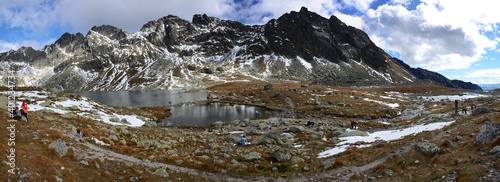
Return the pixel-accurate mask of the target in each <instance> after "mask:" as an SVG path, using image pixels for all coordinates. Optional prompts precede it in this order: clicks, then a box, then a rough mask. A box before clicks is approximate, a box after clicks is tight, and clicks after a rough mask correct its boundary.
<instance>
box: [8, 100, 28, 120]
mask: <svg viewBox="0 0 500 182" xmlns="http://www.w3.org/2000/svg"><path fill="white" fill-rule="evenodd" d="M23 116H24V117H25V118H26V121H27V122H29V119H28V104H27V103H26V102H23V103H22V104H21V109H19V107H16V108H15V109H13V110H12V111H11V113H10V117H11V118H13V119H17V120H20V119H22V118H23Z"/></svg>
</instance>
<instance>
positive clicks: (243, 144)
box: [238, 135, 247, 146]
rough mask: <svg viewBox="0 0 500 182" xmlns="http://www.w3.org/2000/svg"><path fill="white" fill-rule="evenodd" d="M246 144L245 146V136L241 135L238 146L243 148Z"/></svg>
mask: <svg viewBox="0 0 500 182" xmlns="http://www.w3.org/2000/svg"><path fill="white" fill-rule="evenodd" d="M246 144H247V138H246V137H245V135H242V136H241V140H240V142H238V146H245V145H246Z"/></svg>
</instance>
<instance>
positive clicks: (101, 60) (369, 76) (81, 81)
mask: <svg viewBox="0 0 500 182" xmlns="http://www.w3.org/2000/svg"><path fill="white" fill-rule="evenodd" d="M1 61H12V62H22V63H23V64H14V66H11V67H13V68H14V70H19V69H21V67H22V66H24V67H26V65H25V64H24V63H27V64H28V66H31V67H33V68H35V67H36V69H43V68H44V66H45V67H48V66H50V67H53V68H54V73H55V74H53V75H50V76H48V75H31V77H34V78H43V79H44V80H43V81H39V82H37V83H41V84H42V85H37V86H42V87H48V88H50V87H54V86H57V85H59V86H64V89H65V90H67V91H84V90H88V89H92V90H123V89H126V90H128V89H158V88H164V87H171V86H173V85H168V84H175V83H179V85H183V86H184V87H189V86H190V85H191V86H192V85H202V84H200V82H203V81H202V80H201V78H203V77H204V76H206V75H203V74H212V76H214V77H217V75H222V74H220V73H223V74H231V73H228V71H232V72H238V74H241V75H247V76H250V77H258V78H259V79H263V80H266V79H275V78H279V79H291V80H300V81H309V82H312V83H315V84H327V85H341V86H342V85H346V86H352V85H389V84H404V83H410V82H411V83H413V82H414V81H418V80H419V79H420V80H432V81H434V82H437V83H440V84H443V85H445V86H449V87H453V88H464V87H466V88H468V89H477V87H476V85H474V84H469V83H461V82H459V81H450V80H449V79H447V78H445V77H444V76H442V75H439V74H437V73H434V72H430V71H427V70H422V69H413V68H410V67H409V66H408V65H406V64H405V63H403V62H402V61H399V60H397V59H392V58H391V57H390V56H389V55H388V54H386V53H385V52H384V51H383V50H381V49H380V48H378V47H376V46H375V44H374V43H373V42H371V40H370V39H369V37H368V36H367V35H366V34H365V33H364V32H363V31H361V30H359V29H356V28H354V27H350V26H347V25H346V24H344V23H343V22H341V21H340V20H339V19H337V18H336V17H335V16H331V17H330V18H324V17H321V16H320V15H318V14H316V13H314V12H310V11H308V10H307V8H301V9H300V11H299V12H295V11H292V12H290V13H286V14H284V15H283V16H281V17H279V18H277V19H273V20H271V21H269V22H268V23H266V24H265V25H254V26H248V25H243V24H241V23H239V22H235V21H228V20H221V19H218V18H215V17H210V16H207V15H206V14H202V15H194V16H193V19H192V22H189V21H186V20H183V19H181V18H179V17H177V16H173V15H169V16H165V17H162V18H159V19H157V20H154V21H150V22H148V23H146V24H145V25H144V26H143V27H142V28H141V30H140V31H139V32H136V33H127V32H125V31H123V30H121V29H119V28H117V27H114V26H111V25H101V26H94V27H92V29H91V30H90V31H89V32H88V33H87V34H86V35H83V34H81V33H76V34H70V33H64V34H63V35H62V36H61V37H60V38H59V39H58V40H57V41H56V42H55V43H54V44H52V45H48V46H46V47H45V48H44V50H42V51H39V50H34V49H32V48H26V47H23V48H20V49H19V50H16V51H9V52H6V53H1V54H0V62H1ZM16 66H17V67H16ZM185 68H187V69H185ZM212 68H215V70H213V69H212ZM233 68H235V69H233ZM10 69H12V68H10ZM232 69H233V70H232ZM198 70H199V71H198ZM44 73H45V72H44ZM33 74H35V73H33ZM172 75H174V77H175V78H174V77H172ZM181 76H182V78H181ZM20 77H21V78H23V77H25V76H20ZM186 78H189V79H186ZM65 79H69V80H65ZM175 79H184V80H183V81H184V82H189V83H182V82H177V81H178V80H175ZM220 79H224V78H222V77H221V78H220ZM30 82H31V83H32V81H30ZM165 84H167V85H165Z"/></svg>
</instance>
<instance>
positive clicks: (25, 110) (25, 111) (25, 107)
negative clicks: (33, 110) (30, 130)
mask: <svg viewBox="0 0 500 182" xmlns="http://www.w3.org/2000/svg"><path fill="white" fill-rule="evenodd" d="M21 116H24V117H26V121H27V122H30V120H29V119H28V104H27V103H26V102H23V103H22V104H21Z"/></svg>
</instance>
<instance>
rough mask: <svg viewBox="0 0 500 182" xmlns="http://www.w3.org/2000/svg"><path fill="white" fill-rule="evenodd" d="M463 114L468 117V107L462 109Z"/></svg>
mask: <svg viewBox="0 0 500 182" xmlns="http://www.w3.org/2000/svg"><path fill="white" fill-rule="evenodd" d="M462 112H463V113H464V115H467V107H464V108H462Z"/></svg>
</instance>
